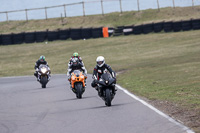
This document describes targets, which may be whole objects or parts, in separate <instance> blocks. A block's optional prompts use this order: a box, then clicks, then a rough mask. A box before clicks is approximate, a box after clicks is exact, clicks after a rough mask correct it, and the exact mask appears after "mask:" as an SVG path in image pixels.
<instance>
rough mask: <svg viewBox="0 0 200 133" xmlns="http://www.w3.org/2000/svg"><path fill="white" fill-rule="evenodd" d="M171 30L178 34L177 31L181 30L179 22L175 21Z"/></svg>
mask: <svg viewBox="0 0 200 133" xmlns="http://www.w3.org/2000/svg"><path fill="white" fill-rule="evenodd" d="M173 30H174V32H178V31H181V30H182V24H181V21H175V22H173Z"/></svg>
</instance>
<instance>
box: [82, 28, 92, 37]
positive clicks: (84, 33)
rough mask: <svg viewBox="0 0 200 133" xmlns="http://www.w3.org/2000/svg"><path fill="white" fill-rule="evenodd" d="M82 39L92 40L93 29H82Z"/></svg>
mask: <svg viewBox="0 0 200 133" xmlns="http://www.w3.org/2000/svg"><path fill="white" fill-rule="evenodd" d="M81 37H82V39H89V38H92V28H84V29H81Z"/></svg>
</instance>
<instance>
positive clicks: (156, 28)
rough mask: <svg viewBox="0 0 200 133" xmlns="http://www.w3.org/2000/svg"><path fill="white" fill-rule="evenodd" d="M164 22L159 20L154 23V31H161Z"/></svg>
mask: <svg viewBox="0 0 200 133" xmlns="http://www.w3.org/2000/svg"><path fill="white" fill-rule="evenodd" d="M163 25H164V22H157V23H153V31H154V32H156V33H157V32H161V31H162V30H163V29H164V28H163Z"/></svg>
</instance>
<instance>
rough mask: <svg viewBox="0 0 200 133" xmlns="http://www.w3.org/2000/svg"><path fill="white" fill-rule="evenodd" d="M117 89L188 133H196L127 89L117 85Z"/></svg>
mask: <svg viewBox="0 0 200 133" xmlns="http://www.w3.org/2000/svg"><path fill="white" fill-rule="evenodd" d="M116 86H117V88H119V89H120V90H122V91H124V93H126V94H127V95H129V96H131V97H132V98H134V99H135V100H137V101H139V102H141V103H142V104H144V105H145V106H147V107H149V108H150V109H152V110H153V111H155V112H156V113H158V114H159V115H161V116H163V117H165V118H166V119H168V120H169V121H170V122H172V123H174V124H176V125H178V126H179V127H181V128H182V129H183V130H184V131H186V132H187V133H195V132H194V131H192V130H191V129H189V128H188V127H186V126H185V125H183V124H181V123H179V122H177V121H176V120H174V119H173V118H171V117H170V116H168V115H166V114H164V113H163V112H161V111H160V110H158V109H156V108H155V107H153V106H152V105H150V104H148V103H147V102H145V101H144V100H142V99H140V98H138V97H137V96H135V95H134V94H132V93H130V92H129V91H128V90H126V89H125V88H122V87H121V86H120V85H116Z"/></svg>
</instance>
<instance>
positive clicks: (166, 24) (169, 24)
mask: <svg viewBox="0 0 200 133" xmlns="http://www.w3.org/2000/svg"><path fill="white" fill-rule="evenodd" d="M163 29H164V31H165V32H170V31H172V30H173V22H172V21H168V22H164V24H163Z"/></svg>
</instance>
